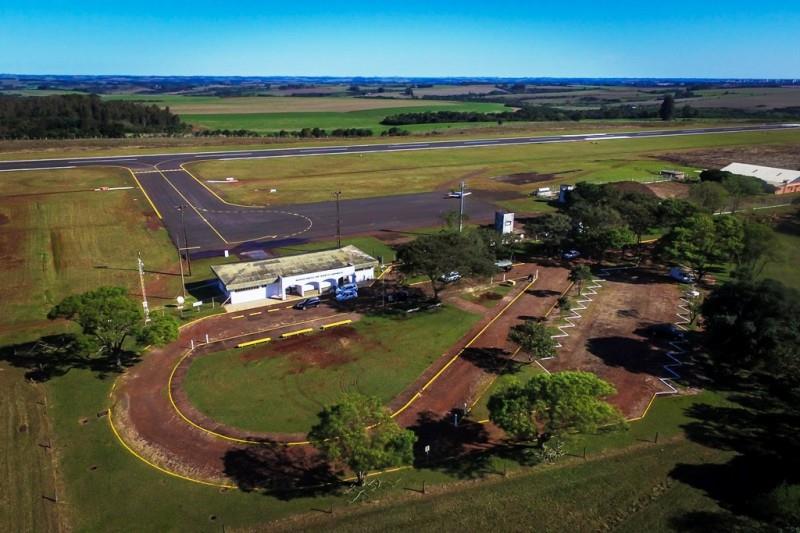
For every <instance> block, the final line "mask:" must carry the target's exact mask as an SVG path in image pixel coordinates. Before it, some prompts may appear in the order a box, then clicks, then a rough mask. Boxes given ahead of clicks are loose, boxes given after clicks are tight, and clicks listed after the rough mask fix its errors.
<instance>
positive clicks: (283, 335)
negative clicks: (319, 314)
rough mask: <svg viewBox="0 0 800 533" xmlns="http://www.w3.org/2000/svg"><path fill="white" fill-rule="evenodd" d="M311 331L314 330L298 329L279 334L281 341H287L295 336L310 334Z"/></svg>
mask: <svg viewBox="0 0 800 533" xmlns="http://www.w3.org/2000/svg"><path fill="white" fill-rule="evenodd" d="M312 331H314V328H305V329H298V330H296V331H289V332H287V333H281V339H288V338H289V337H294V336H296V335H304V334H306V333H311V332H312Z"/></svg>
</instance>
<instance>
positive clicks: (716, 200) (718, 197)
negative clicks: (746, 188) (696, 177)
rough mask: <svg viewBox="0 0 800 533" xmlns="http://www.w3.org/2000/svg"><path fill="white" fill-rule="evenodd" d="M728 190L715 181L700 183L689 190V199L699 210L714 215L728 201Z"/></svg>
mask: <svg viewBox="0 0 800 533" xmlns="http://www.w3.org/2000/svg"><path fill="white" fill-rule="evenodd" d="M728 196H729V194H728V190H727V189H726V188H725V187H723V186H722V185H720V184H719V183H717V182H715V181H702V182H700V183H697V184H695V185H692V186H691V187H690V188H689V199H690V200H691V201H692V202H693V203H694V204H695V205H697V206H698V207H700V208H701V209H703V210H705V211H708V212H710V213H714V212H716V211H719V210H721V209H722V208H723V207H724V206H725V204H726V203H727V201H728Z"/></svg>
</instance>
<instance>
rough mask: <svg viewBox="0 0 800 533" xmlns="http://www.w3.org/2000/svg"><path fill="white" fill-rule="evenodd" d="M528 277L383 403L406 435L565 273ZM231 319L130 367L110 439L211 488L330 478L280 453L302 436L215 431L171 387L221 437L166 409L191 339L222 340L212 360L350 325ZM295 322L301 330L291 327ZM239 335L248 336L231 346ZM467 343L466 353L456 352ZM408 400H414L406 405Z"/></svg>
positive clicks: (282, 317)
mask: <svg viewBox="0 0 800 533" xmlns="http://www.w3.org/2000/svg"><path fill="white" fill-rule="evenodd" d="M536 269H537V267H536V266H534V265H525V266H523V267H520V268H518V269H515V272H514V275H515V276H526V275H527V274H528V273H532V272H534V271H535V270H536ZM538 270H539V280H538V281H537V283H536V284H535V286H534V287H533V288H532V289H531V290H530V291H527V292H526V293H525V294H522V295H521V296H519V298H517V299H516V300H514V301H513V303H511V305H509V302H511V301H512V300H513V299H514V297H515V296H517V295H519V294H520V292H521V290H522V288H523V287H524V285H526V284H524V283H523V284H521V285H520V286H518V287H519V289H517V290H515V291H512V293H510V294H509V295H507V296H506V297H504V299H503V300H501V301H500V302H499V303H498V305H497V306H496V307H495V308H494V309H493V310H492V311H493V312H492V313H489V314H488V315H487V317H486V318H484V319H483V320H482V321H481V322H480V323H479V324H478V325H476V326H475V327H474V328H473V330H472V331H470V332H469V333H468V334H467V335H465V336H464V338H462V339H461V341H459V343H458V344H457V345H456V346H454V347H453V348H452V350H450V351H449V352H448V353H447V354H445V355H443V356H442V357H441V358H440V359H439V360H438V361H436V362H435V363H434V364H433V365H431V367H429V368H428V369H427V370H426V371H425V373H423V375H422V376H420V378H419V379H418V380H417V381H415V382H414V383H412V384H411V385H410V386H409V387H408V388H407V389H406V391H404V392H403V393H402V394H400V395H399V396H398V397H397V398H396V399H395V400H394V401H392V402H391V404H390V408H392V409H393V410H396V409H400V408H401V407H403V406H405V408H404V409H403V410H402V412H401V413H400V414H399V415H398V416H397V420H398V422H399V423H400V424H401V425H404V426H407V427H411V426H415V425H416V424H418V422H419V420H420V419H421V418H426V419H430V418H431V417H433V418H442V417H445V416H447V415H448V413H449V411H450V410H451V409H452V408H454V407H458V406H460V405H463V403H464V402H468V401H470V399H471V398H472V397H474V396H475V394H476V393H477V390H479V389H478V386H479V385H480V384H481V383H483V382H484V381H485V379H486V378H487V377H489V376H490V375H491V364H492V361H493V360H494V359H495V355H496V354H497V353H503V352H507V351H509V349H510V347H509V346H508V345H507V343H506V340H505V338H506V335H507V332H508V328H509V327H510V326H511V325H512V324H514V323H516V322H517V321H518V320H520V319H522V318H524V317H526V316H541V315H543V314H544V313H545V312H546V311H547V310H548V309H549V308H550V306H552V304H553V302H555V300H556V298H557V297H558V294H559V292H560V291H561V290H563V289H564V288H565V287H566V286H567V283H568V282H567V279H566V277H567V271H566V270H564V269H560V268H552V267H538ZM506 307H507V308H506ZM504 308H506V309H505V311H504V312H503V314H502V315H501V316H500V317H499V318H497V319H496V320H492V319H493V317H494V316H496V312H497V311H498V310H501V309H504ZM234 316H240V317H241V318H233V317H232V316H231V315H221V316H219V317H213V318H209V319H206V320H203V321H200V322H198V323H195V324H192V325H190V326H188V327H186V328H184V329H183V330H182V331H181V337H180V339H179V340H178V341H176V342H175V343H173V344H170V345H168V346H166V347H163V348H160V349H156V350H152V351H150V352H149V353H148V355H147V356H146V357H145V359H144V360H143V361H142V362H141V363H140V364H139V365H137V366H136V367H134V368H133V369H132V370H131V371H129V372H128V373H127V374H125V375H124V376H123V377H122V378H121V379H120V380H119V381H118V383H117V385H116V386H115V389H114V391H113V393H112V400H113V406H112V410H111V414H112V420H113V426H114V428H115V429H116V430H117V431H118V432H119V436H120V438H121V439H122V440H123V442H124V443H125V445H126V446H127V447H129V448H130V449H131V451H132V452H134V453H135V454H137V455H138V456H139V457H140V458H142V459H143V460H145V461H147V462H150V463H151V465H153V466H155V467H157V468H162V469H164V470H167V471H169V472H172V473H176V474H178V475H180V476H185V477H188V478H191V479H194V480H202V481H205V482H209V483H213V484H217V485H221V486H230V487H239V488H253V487H254V486H259V487H261V488H264V487H263V484H264V483H265V482H266V483H268V484H269V488H276V487H279V488H287V489H290V488H291V487H293V486H297V484H303V485H308V484H313V483H315V482H323V481H324V480H327V479H333V477H332V475H333V474H332V473H331V472H330V471H328V470H327V466H326V465H324V463H323V462H322V461H321V460H320V458H319V457H318V456H317V454H316V452H315V451H314V450H313V449H312V448H310V447H308V446H290V447H287V446H284V445H283V443H285V442H287V441H291V440H297V439H298V438H299V437H302V436H300V435H285V434H254V433H247V432H243V431H241V430H237V429H235V428H229V427H225V426H222V425H219V424H218V423H216V422H214V421H213V420H208V419H206V418H205V417H203V415H202V414H200V413H199V412H197V411H196V409H194V408H193V407H192V406H191V405H190V404H189V402H188V400H187V399H186V397H185V394H184V393H183V392H182V391H181V390H180V387H176V386H175V384H174V383H173V389H172V392H173V393H174V397H175V402H176V404H177V405H178V406H179V407H180V409H181V411H184V410H185V414H188V415H190V416H189V418H190V419H191V420H192V421H193V422H201V425H203V426H205V425H206V424H208V425H209V427H208V428H207V429H210V430H212V431H214V432H217V433H220V434H222V435H224V437H223V436H217V435H213V434H211V433H210V432H208V431H204V430H202V429H198V428H197V427H193V425H191V423H190V422H188V421H186V420H185V419H183V418H182V417H181V415H180V414H179V413H178V412H177V411H176V409H175V408H174V406H173V405H172V403H171V400H170V395H169V394H168V390H167V387H168V385H167V384H168V383H169V382H170V375H171V374H172V372H173V368H175V366H176V363H178V362H179V361H181V358H182V357H183V356H184V354H185V353H186V352H187V350H188V348H189V346H190V343H191V340H193V339H194V340H198V341H199V340H203V339H205V335H206V334H208V335H209V337H210V339H211V341H212V342H214V341H215V340H217V339H227V340H220V341H219V343H218V344H216V345H213V346H212V347H209V348H207V349H213V350H215V351H216V350H220V349H226V348H229V347H232V346H235V344H236V343H238V342H242V341H244V340H251V339H255V338H259V337H263V336H271V337H275V336H277V335H279V334H280V333H282V332H284V331H288V330H295V329H298V328H299V327H312V326H314V327H317V326H319V325H321V324H324V323H328V322H333V321H336V320H341V319H343V318H358V316H357V315H353V316H350V315H346V316H345V315H342V314H337V313H336V312H335V310H333V309H331V308H329V307H327V306H320V307H319V308H317V309H313V310H309V311H306V312H304V313H301V312H297V311H293V310H286V309H284V310H281V311H278V312H272V313H266V312H261V313H259V312H258V310H252V311H250V312H248V313H242V314H234ZM299 321H302V322H303V323H302V324H299ZM490 322H491V323H490ZM245 332H253V333H248V334H247V336H246V337H239V336H240V335H242V334H243V333H245ZM478 334H479V335H478ZM476 335H478V336H477V338H476ZM470 342H471V343H472V344H471V345H470V346H469V347H468V348H467V349H464V348H465V346H466V345H467V344H468V343H470ZM202 349H203V348H201V350H202ZM462 350H463V352H462ZM458 353H461V355H460V357H457V358H455V359H453V356H454V355H455V354H458ZM184 366H185V365H181V366H180V367H179V370H178V371H177V372H176V375H177V377H178V382H179V380H180V376H181V372H182V370H180V368H183V367H184ZM442 369H444V370H442ZM433 376H437V378H436V379H435V380H434V381H433V382H431V383H430V384H429V386H428V387H427V388H426V389H425V391H424V393H423V394H421V395H419V396H417V391H419V390H420V389H421V388H422V387H423V386H425V384H428V382H430V381H431V378H432V377H433ZM410 399H414V401H412V402H411V403H408V402H409V400H410ZM195 417H197V418H195ZM237 439H247V440H258V441H259V444H255V445H254V444H251V443H245V442H239V441H237Z"/></svg>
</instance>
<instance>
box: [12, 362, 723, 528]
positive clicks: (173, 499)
mask: <svg viewBox="0 0 800 533" xmlns="http://www.w3.org/2000/svg"><path fill="white" fill-rule="evenodd" d="M110 387H111V380H110V379H98V378H97V376H96V375H95V374H93V373H91V372H89V371H87V370H80V369H76V370H73V371H72V372H70V373H69V374H67V375H65V376H61V377H58V378H55V379H53V380H51V381H50V382H48V383H47V384H46V389H47V391H48V396H49V399H50V402H49V405H50V410H49V412H50V416H51V418H52V420H53V421H54V424H55V430H56V440H55V442H56V451H57V453H58V454H59V457H60V459H61V464H62V465H63V466H62V472H61V474H62V476H63V478H64V483H65V485H66V490H65V491H64V492H63V494H62V496H61V497H62V498H63V500H62V509H64V510H67V511H68V512H69V515H70V518H71V525H72V527H73V529H74V530H76V531H97V530H105V531H109V530H110V531H166V530H172V531H174V530H179V531H218V530H220V529H221V527H222V525H223V524H224V525H225V527H226V528H236V527H239V528H251V527H255V526H258V525H259V524H260V525H262V527H264V524H265V523H266V522H268V521H270V520H276V519H281V518H284V517H288V516H290V515H295V514H298V513H303V515H302V517H301V518H300V519H292V520H291V521H290V522H287V523H285V524H284V523H279V524H277V525H275V524H271V525H270V526H269V527H270V528H271V529H275V528H276V527H279V526H280V527H283V526H286V527H287V528H293V529H294V530H297V528H298V526H299V525H304V526H303V527H301V528H300V529H309V528H311V529H319V528H331V527H341V528H344V529H345V530H349V529H353V528H357V527H361V528H363V527H365V525H366V524H370V527H371V529H375V528H378V529H394V530H396V529H399V528H401V527H403V525H404V524H405V523H408V524H410V526H409V527H412V526H415V525H416V524H417V523H419V520H421V519H422V518H424V520H425V521H426V522H427V523H429V524H430V526H431V527H434V526H435V527H437V528H438V529H443V530H448V529H450V528H451V525H452V524H453V522H452V521H453V519H454V518H453V516H452V513H450V512H449V510H452V505H454V503H453V502H455V501H469V502H470V505H468V506H462V508H461V509H460V514H464V517H465V519H467V518H469V519H475V520H480V516H479V515H481V514H486V515H487V516H489V515H491V516H495V514H496V513H498V512H502V513H505V514H507V513H508V507H506V505H507V504H506V503H503V502H507V503H508V504H513V507H514V508H515V509H517V511H516V512H517V514H515V515H514V516H505V517H504V518H502V519H498V520H501V522H500V523H503V524H509V525H510V524H512V521H513V520H515V517H516V519H517V520H516V522H513V523H517V524H521V523H528V524H529V523H532V522H530V520H534V519H535V520H537V522H536V523H541V524H542V528H543V529H545V527H544V526H547V527H548V528H549V527H552V528H555V529H557V528H558V521H557V520H556V518H554V517H553V513H552V509H554V508H557V509H560V510H562V511H563V512H564V513H565V516H566V517H568V519H569V520H570V524H574V525H575V527H576V528H577V529H578V530H581V531H589V530H596V529H598V525H601V524H604V523H606V522H607V521H611V520H616V519H617V518H616V517H618V516H619V512H620V511H621V510H622V509H627V508H628V506H633V505H636V502H638V501H639V500H640V499H642V498H644V499H645V500H646V501H650V500H651V499H652V496H653V489H654V487H656V486H659V485H660V484H662V483H668V484H669V489H670V490H667V491H659V497H658V498H657V499H654V500H653V501H651V505H649V506H647V507H646V508H643V509H639V510H638V511H637V512H636V513H633V514H631V513H627V512H626V513H624V517H625V520H624V521H623V524H628V525H629V526H630V527H633V526H637V527H638V526H641V527H648V528H649V529H654V530H663V529H664V527H665V526H664V522H661V520H663V519H664V518H665V517H671V516H679V515H680V514H682V512H683V511H685V510H687V508H693V509H694V508H699V509H704V510H710V511H719V507H718V506H717V504H716V502H715V501H713V500H712V499H710V498H708V497H707V496H705V495H704V493H703V492H702V491H700V490H698V489H695V488H693V487H691V486H688V485H686V484H684V483H681V482H675V481H674V480H672V479H671V478H670V477H669V476H668V472H669V471H670V470H671V469H672V468H674V467H675V466H676V465H677V464H681V463H684V464H685V463H698V462H707V461H710V462H715V461H722V460H724V459H726V458H727V457H728V454H727V452H719V451H716V450H712V449H709V448H701V447H698V446H696V445H694V444H690V443H687V442H685V441H683V440H682V437H681V435H682V430H681V425H684V424H686V423H688V422H691V421H692V419H691V417H689V416H687V414H686V409H687V408H689V407H691V406H692V405H695V404H711V405H719V404H720V403H721V402H722V399H721V398H720V397H719V396H717V395H714V394H711V393H703V394H700V395H694V396H686V397H680V398H664V399H660V400H658V401H657V402H656V403H655V405H654V407H653V409H652V411H651V413H650V415H649V416H648V417H647V418H646V419H644V420H643V421H641V422H635V423H632V424H631V426H630V429H629V430H628V431H624V432H619V433H607V434H600V435H590V436H577V437H576V438H575V439H573V440H572V441H571V442H570V444H569V447H568V451H569V452H570V453H573V454H575V455H580V454H582V451H583V448H584V447H586V448H587V459H588V461H586V462H584V461H583V460H582V459H574V458H570V457H566V458H563V459H562V460H561V462H560V463H559V464H558V465H556V466H555V467H543V468H533V469H529V468H522V469H521V468H520V467H519V466H518V465H517V464H516V463H515V462H514V461H513V460H511V459H500V458H497V457H495V458H492V459H491V460H490V461H489V462H488V464H486V465H484V467H483V468H479V469H478V470H476V472H475V475H476V477H479V478H481V477H482V478H484V479H485V481H484V482H480V483H475V482H468V483H463V482H460V481H459V480H460V479H462V478H463V475H462V474H460V473H459V472H462V471H463V472H465V473H467V472H468V471H469V469H468V468H465V469H464V470H461V469H454V470H453V471H451V470H450V469H449V468H442V469H439V468H436V469H421V470H404V471H401V472H397V473H395V474H389V475H385V476H382V477H381V479H382V481H383V483H384V487H385V488H384V489H381V491H380V492H379V493H378V494H377V495H375V496H374V497H373V498H372V499H373V501H374V500H379V502H374V503H372V504H370V505H363V504H362V505H358V504H351V503H349V502H350V500H351V499H352V498H353V495H352V494H350V495H343V494H324V493H323V494H319V495H313V494H306V495H304V494H298V495H296V496H294V497H290V498H283V499H279V498H277V497H274V496H271V495H267V494H262V493H259V492H251V493H246V492H240V491H225V492H220V491H219V490H217V489H215V488H211V487H204V486H201V485H195V484H192V483H189V482H185V481H181V480H178V479H174V478H171V477H168V476H165V475H163V474H161V473H159V472H157V471H156V470H154V469H152V468H151V467H149V466H147V465H145V464H144V463H142V462H140V461H139V460H138V459H136V458H134V457H133V456H132V455H130V454H129V453H128V452H127V451H125V450H124V449H123V448H122V447H121V446H120V445H119V443H118V442H116V440H115V438H114V437H113V435H112V433H111V431H110V430H109V428H108V425H107V420H106V419H105V418H98V417H97V416H96V413H98V412H100V411H102V410H103V409H104V408H105V407H106V406H107V401H108V400H107V398H108V391H109V389H110ZM26 405H29V404H26ZM29 408H30V407H29ZM81 419H88V423H86V424H80V423H79V420H81ZM656 432H659V433H660V435H661V439H662V440H661V442H662V443H664V442H667V443H666V444H663V445H658V446H656V445H653V444H652V440H653V437H654V435H655V433H656ZM670 438H675V439H678V441H676V442H675V443H671V442H669V441H668V439H670ZM460 466H464V465H460ZM504 468H507V469H508V472H509V476H510V479H509V480H507V481H504V480H503V478H502V477H501V476H500V475H499V474H500V473H501V472H502V471H503V469H504ZM480 472H483V474H481V473H480ZM468 477H472V476H471V475H470V476H468ZM423 480H424V481H426V482H427V487H428V491H429V495H428V496H426V497H422V496H421V495H419V494H417V493H414V492H411V491H409V490H406V488H408V489H416V490H419V488H420V487H421V484H422V482H423ZM609 486H613V487H615V488H614V491H613V493H608V491H609ZM506 487H507V488H506ZM575 491H580V495H581V497H577V496H576V492H575ZM501 496H503V497H501ZM540 500H541V501H540ZM589 502H590V503H589ZM36 503H38V502H36ZM376 505H379V506H380V507H377V508H376ZM329 506H333V508H334V516H333V517H330V516H328V515H324V514H321V513H319V512H318V511H314V509H328V508H329ZM377 509H380V510H381V512H379V513H375V511H376V510H377ZM528 509H530V510H528ZM637 509H638V507H637ZM520 513H522V514H520ZM17 516H18V515H17V513H16V512H15V516H14V519H18V518H17ZM212 516H213V517H214V520H211V517H212ZM537 517H538V518H537ZM39 518H40V517H39ZM39 518H37V519H39ZM318 519H321V520H322V522H317V520H318ZM562 519H564V518H562ZM306 521H307V522H308V527H305V524H306ZM351 521H354V522H351ZM12 524H13V523H12ZM659 524H660V525H659ZM12 530H24V528H22V529H20V528H14V529H12ZM631 530H635V528H633V529H631Z"/></svg>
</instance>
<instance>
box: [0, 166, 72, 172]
mask: <svg viewBox="0 0 800 533" xmlns="http://www.w3.org/2000/svg"><path fill="white" fill-rule="evenodd" d="M65 168H75V165H72V166H69V167H39V168H6V169H3V170H0V172H22V171H24V170H62V169H65Z"/></svg>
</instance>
